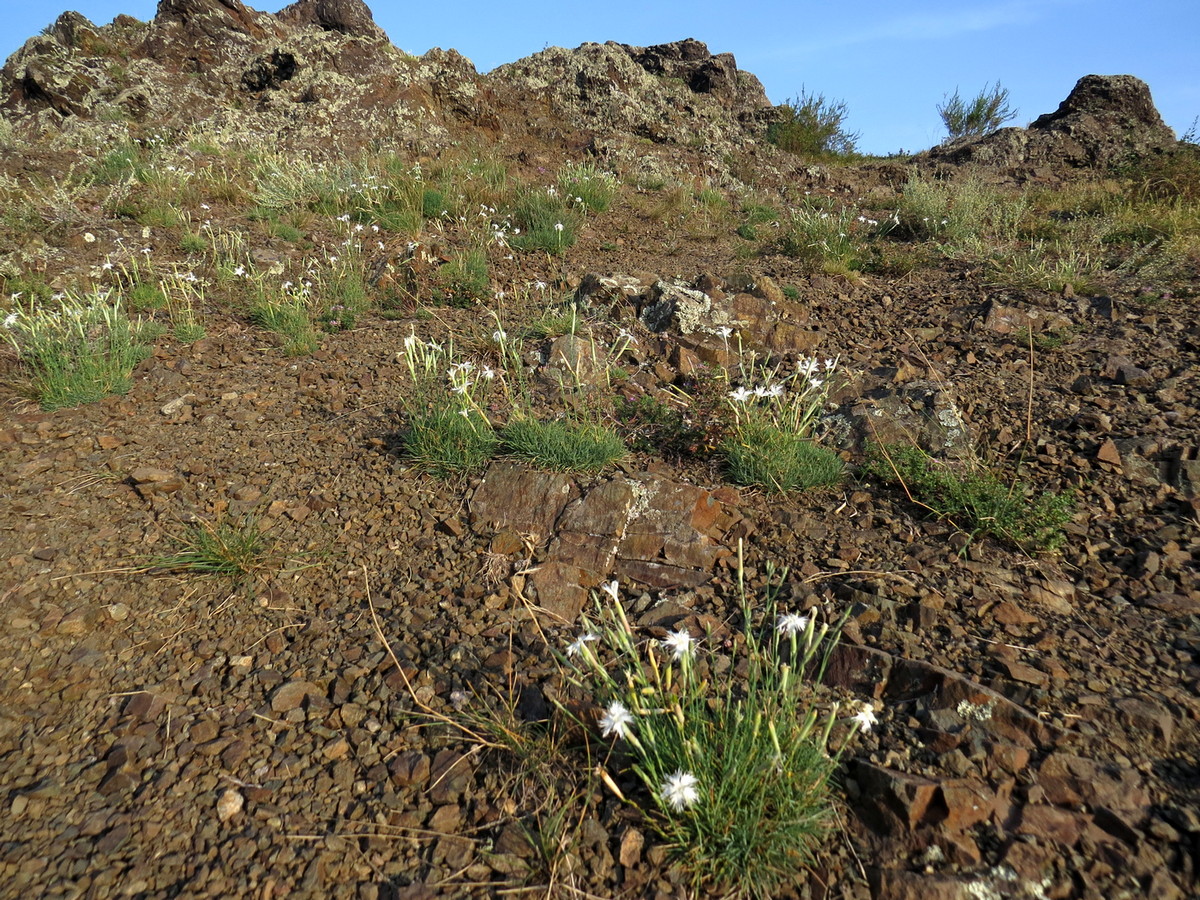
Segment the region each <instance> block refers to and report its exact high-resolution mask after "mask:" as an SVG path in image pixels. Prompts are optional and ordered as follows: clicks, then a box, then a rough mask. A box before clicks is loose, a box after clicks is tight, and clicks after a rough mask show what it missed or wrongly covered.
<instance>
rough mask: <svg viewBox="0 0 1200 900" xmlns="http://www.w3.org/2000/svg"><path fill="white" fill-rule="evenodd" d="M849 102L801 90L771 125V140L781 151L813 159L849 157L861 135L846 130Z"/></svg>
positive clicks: (769, 128)
mask: <svg viewBox="0 0 1200 900" xmlns="http://www.w3.org/2000/svg"><path fill="white" fill-rule="evenodd" d="M848 114H849V113H848V110H847V109H846V104H845V103H843V102H841V101H836V102H835V101H831V100H826V99H825V97H824V96H823V95H821V94H809V93H807V92H806V91H804V90H803V89H801V92H800V96H798V97H796V98H794V99H792V100H789V101H788V102H787V103H784V104H783V105H782V106H780V107H779V108H778V116H779V118H778V119H777V120H776V121H774V122H772V123H771V124H770V125H769V126H768V127H767V140H768V141H770V142H771V143H772V144H774V145H775V146H777V147H778V148H779V149H780V150H786V151H788V152H789V153H795V154H797V155H800V156H807V157H810V158H813V159H824V158H829V157H838V156H849V155H851V154H853V153H854V144H855V142H856V141H857V140H858V134H857V133H852V132H849V131H847V130H846V127H845V125H846V117H847V115H848Z"/></svg>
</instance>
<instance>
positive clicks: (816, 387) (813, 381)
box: [808, 375, 825, 391]
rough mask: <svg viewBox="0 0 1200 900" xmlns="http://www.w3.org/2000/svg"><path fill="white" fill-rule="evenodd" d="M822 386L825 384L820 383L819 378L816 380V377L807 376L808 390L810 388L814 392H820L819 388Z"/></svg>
mask: <svg viewBox="0 0 1200 900" xmlns="http://www.w3.org/2000/svg"><path fill="white" fill-rule="evenodd" d="M823 384H825V382H824V381H822V380H821V379H820V378H818V377H817V376H816V375H809V376H808V386H809V387H810V388H812V389H813V390H814V391H816V390H820V389H821V386H822V385H823Z"/></svg>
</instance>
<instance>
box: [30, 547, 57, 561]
mask: <svg viewBox="0 0 1200 900" xmlns="http://www.w3.org/2000/svg"><path fill="white" fill-rule="evenodd" d="M32 555H33V558H34V559H40V560H41V561H42V562H54V560H55V559H57V558H58V548H57V547H38V548H37V549H36V550H34V551H33V554H32Z"/></svg>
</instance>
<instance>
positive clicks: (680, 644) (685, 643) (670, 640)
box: [659, 628, 696, 659]
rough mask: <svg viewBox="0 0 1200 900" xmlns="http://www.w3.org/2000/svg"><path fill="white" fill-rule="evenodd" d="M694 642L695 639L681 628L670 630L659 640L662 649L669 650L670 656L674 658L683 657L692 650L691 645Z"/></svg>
mask: <svg viewBox="0 0 1200 900" xmlns="http://www.w3.org/2000/svg"><path fill="white" fill-rule="evenodd" d="M695 643H696V639H695V638H694V637H692V636H691V635H690V634H688V633H687V631H686V630H685V629H683V628H680V629H679V630H678V631H672V632H671V633H670V634H668V635H667V636H666V637H665V638H663V639H662V640H661V641H659V644H660V645H661V646H662V648H663V649H664V650H670V651H671V656H672V657H673V658H675V659H683V658H684V657H685V656H688V655H690V654H691V652H692V645H693V644H695Z"/></svg>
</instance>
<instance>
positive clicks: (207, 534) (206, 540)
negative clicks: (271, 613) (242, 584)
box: [150, 518, 267, 577]
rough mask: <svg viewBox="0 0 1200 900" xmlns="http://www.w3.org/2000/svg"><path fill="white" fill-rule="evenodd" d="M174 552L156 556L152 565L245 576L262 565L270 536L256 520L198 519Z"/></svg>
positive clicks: (159, 567)
mask: <svg viewBox="0 0 1200 900" xmlns="http://www.w3.org/2000/svg"><path fill="white" fill-rule="evenodd" d="M178 544H179V549H178V551H176V552H175V553H172V554H169V555H167V556H161V557H158V558H157V559H155V560H154V561H153V562H152V563H151V564H150V568H152V569H156V570H159V571H164V572H191V573H194V574H197V575H230V576H234V577H237V576H244V575H249V574H250V573H251V572H253V571H255V570H256V569H258V568H260V567H261V566H262V564H263V560H264V559H265V558H266V555H267V540H266V536H265V535H264V534H263V532H262V529H261V528H260V527H259V525H258V523H257V521H255V520H254V519H251V518H246V519H241V520H238V521H223V522H218V523H216V524H213V523H211V522H203V521H202V522H196V523H195V524H193V525H190V526H189V527H188V529H187V532H186V533H185V534H184V536H183V537H182V538H180V539H179V540H178Z"/></svg>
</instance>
